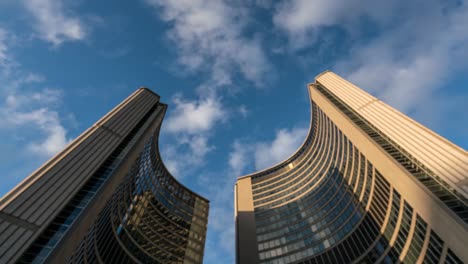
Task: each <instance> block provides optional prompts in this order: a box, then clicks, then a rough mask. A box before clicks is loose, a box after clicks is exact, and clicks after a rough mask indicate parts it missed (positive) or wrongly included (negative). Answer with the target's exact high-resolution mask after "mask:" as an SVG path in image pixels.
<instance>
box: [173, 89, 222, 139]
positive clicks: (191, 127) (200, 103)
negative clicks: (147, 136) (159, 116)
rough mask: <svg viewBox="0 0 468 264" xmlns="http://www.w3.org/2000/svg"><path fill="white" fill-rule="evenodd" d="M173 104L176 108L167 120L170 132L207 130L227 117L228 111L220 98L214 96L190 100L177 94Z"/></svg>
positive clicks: (190, 132)
mask: <svg viewBox="0 0 468 264" xmlns="http://www.w3.org/2000/svg"><path fill="white" fill-rule="evenodd" d="M173 105H174V107H175V109H174V110H173V111H172V112H171V114H170V116H169V117H168V118H167V122H166V124H167V130H168V131H170V132H176V133H179V132H187V133H189V134H195V133H200V132H205V131H209V130H210V129H211V128H212V127H213V126H214V125H215V124H216V123H217V122H220V121H223V120H225V119H226V118H227V112H226V110H225V109H224V108H223V105H222V104H221V102H220V100H219V99H216V98H213V97H205V98H200V99H199V100H192V101H189V100H184V99H183V98H182V97H181V96H180V95H177V96H175V97H174V99H173Z"/></svg>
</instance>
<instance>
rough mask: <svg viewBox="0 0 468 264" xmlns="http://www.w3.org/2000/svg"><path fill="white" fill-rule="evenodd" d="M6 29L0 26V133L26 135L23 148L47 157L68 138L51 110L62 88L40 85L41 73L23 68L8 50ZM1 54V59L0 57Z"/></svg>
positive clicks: (60, 99) (59, 99) (56, 102)
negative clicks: (25, 143)
mask: <svg viewBox="0 0 468 264" xmlns="http://www.w3.org/2000/svg"><path fill="white" fill-rule="evenodd" d="M6 36H7V32H6V31H5V30H4V29H1V28H0V52H2V53H1V54H0V56H2V58H3V63H1V61H0V82H1V83H2V86H1V87H0V95H1V97H0V98H2V99H0V120H2V121H1V122H0V133H1V132H5V131H6V133H7V134H14V135H16V136H17V137H20V138H22V137H25V138H26V139H27V141H29V142H30V143H28V145H27V146H25V150H27V151H29V152H30V153H33V154H36V155H40V156H43V157H50V156H52V155H53V154H55V153H57V152H58V151H59V150H61V149H62V148H63V147H65V145H66V144H67V143H68V142H69V141H70V140H69V139H68V138H67V135H66V134H67V130H66V129H65V127H64V126H63V125H62V124H61V121H60V117H59V115H58V113H57V112H56V111H55V110H53V108H55V107H56V106H57V105H58V104H60V103H61V101H62V92H61V91H60V90H57V89H50V88H42V89H39V86H41V85H43V84H42V83H43V82H44V80H45V79H44V77H42V76H40V75H37V74H33V73H28V72H24V71H23V70H22V69H21V65H19V64H18V63H17V62H15V61H14V58H13V57H12V56H11V55H10V54H9V53H8V45H7V43H6V41H7V38H6ZM2 58H0V59H2Z"/></svg>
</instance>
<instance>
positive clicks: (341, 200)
mask: <svg viewBox="0 0 468 264" xmlns="http://www.w3.org/2000/svg"><path fill="white" fill-rule="evenodd" d="M314 86H316V89H317V91H319V92H320V93H321V94H322V95H323V96H324V97H325V98H327V99H328V100H329V101H330V102H331V103H333V104H334V105H336V106H337V108H338V109H339V110H341V111H342V112H343V113H344V114H345V115H346V116H347V118H349V120H351V121H352V122H353V123H354V124H355V125H356V126H357V127H359V128H360V129H361V130H362V131H363V132H364V133H365V134H367V135H369V136H370V137H371V138H372V139H373V140H374V141H375V142H376V143H377V144H378V145H379V146H381V147H382V148H383V150H384V151H386V152H387V153H388V154H389V155H390V156H391V157H392V158H394V159H395V160H396V161H397V162H398V163H399V164H401V166H403V168H405V169H407V170H408V172H409V173H410V174H411V175H413V176H414V177H415V179H417V180H418V181H420V182H421V183H422V184H423V185H424V186H425V187H427V189H428V190H429V191H430V192H433V194H434V195H435V196H436V197H437V198H439V199H440V201H441V202H442V203H444V204H445V205H446V206H447V207H448V209H449V210H451V211H452V212H453V213H455V215H457V216H458V217H459V219H460V220H461V221H462V222H465V223H466V222H467V219H468V218H467V213H468V210H467V207H466V199H465V198H463V197H461V196H460V195H459V194H457V193H456V192H455V191H454V190H452V189H451V188H449V187H448V185H447V184H445V183H444V182H443V181H442V180H441V179H439V178H437V177H434V175H432V174H431V173H432V172H431V171H430V170H429V169H427V168H426V167H425V166H424V165H422V164H420V163H418V161H417V160H416V159H414V158H412V157H409V156H408V155H409V154H408V153H407V152H405V151H404V150H401V149H398V148H396V147H395V146H394V143H393V142H392V141H391V139H389V138H387V137H386V136H385V135H383V134H382V133H381V132H380V131H378V130H376V129H375V128H374V127H372V125H371V124H368V123H366V122H365V120H364V119H363V118H361V117H360V116H358V114H357V113H355V112H353V111H352V110H351V109H350V108H349V107H348V106H347V105H346V104H344V103H343V102H341V101H340V100H339V99H338V98H336V97H335V96H334V95H333V94H332V93H331V92H329V91H328V90H327V89H326V88H325V87H324V86H322V85H321V84H320V83H318V82H317V83H316V84H314ZM311 102H312V107H311V109H312V110H311V111H312V117H311V126H310V130H309V134H308V136H307V138H306V140H305V142H304V143H303V145H302V146H301V148H300V149H299V150H298V151H297V152H296V153H295V154H294V155H293V156H291V157H290V158H289V159H288V160H286V161H284V162H282V163H280V164H278V165H276V166H274V167H272V168H270V169H267V170H265V171H262V172H259V173H254V174H252V175H249V176H245V177H243V178H241V179H242V180H243V179H244V178H247V177H248V178H250V182H251V189H252V190H251V195H252V200H253V201H252V203H253V208H254V209H253V211H254V212H253V214H254V219H255V220H254V223H255V232H256V242H257V246H258V248H257V252H258V258H257V259H258V261H259V262H260V263H272V264H286V263H304V264H305V263H420V262H423V263H440V262H441V261H442V262H445V263H462V262H461V260H460V258H459V257H458V256H457V255H456V254H455V253H454V252H453V251H452V250H451V249H450V248H447V246H446V245H445V244H444V241H443V240H442V239H441V238H440V236H439V235H438V234H437V233H436V232H435V231H434V230H432V229H431V226H429V225H428V224H427V222H426V221H425V220H424V219H423V218H422V217H421V216H420V215H419V214H418V213H417V211H416V210H415V209H414V208H413V206H412V205H411V204H410V203H409V201H408V200H406V199H405V197H403V196H402V195H401V194H400V192H399V191H398V190H397V189H396V188H395V187H394V186H392V184H391V183H390V182H389V181H388V180H387V178H388V177H392V175H382V173H381V171H380V170H379V168H378V167H376V166H374V164H373V163H372V162H371V161H370V160H369V159H368V158H367V157H366V156H365V155H364V154H363V153H362V152H361V151H360V149H359V148H358V147H357V146H356V144H355V142H352V141H351V140H350V139H349V138H348V137H347V135H346V134H345V133H343V132H342V130H341V129H340V128H339V127H338V126H337V125H336V124H335V123H334V122H333V121H332V120H331V119H330V117H329V116H328V115H327V113H326V112H325V111H324V110H322V109H321V108H320V107H319V106H318V105H317V104H316V103H315V102H314V101H313V100H312V101H311ZM237 195H239V194H237ZM244 195H249V194H244ZM444 247H445V248H446V253H443V251H444V250H443V249H444ZM418 261H419V262H418Z"/></svg>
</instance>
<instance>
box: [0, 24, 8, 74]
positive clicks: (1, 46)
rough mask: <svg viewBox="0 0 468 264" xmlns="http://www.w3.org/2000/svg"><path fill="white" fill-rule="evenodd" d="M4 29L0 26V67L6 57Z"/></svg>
mask: <svg viewBox="0 0 468 264" xmlns="http://www.w3.org/2000/svg"><path fill="white" fill-rule="evenodd" d="M5 41H6V31H5V30H4V29H2V28H0V67H1V66H2V65H3V63H4V62H5V60H6V59H7V57H6V56H7V55H6V52H7V46H6V43H5Z"/></svg>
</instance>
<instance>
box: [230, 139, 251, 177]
mask: <svg viewBox="0 0 468 264" xmlns="http://www.w3.org/2000/svg"><path fill="white" fill-rule="evenodd" d="M232 148H233V151H232V152H230V153H229V167H230V169H231V171H232V174H233V175H235V176H236V177H238V176H241V175H242V174H243V172H244V171H245V168H246V167H247V166H249V164H251V163H252V159H253V155H252V147H251V145H250V144H243V143H241V142H239V141H235V142H234V144H233V145H232Z"/></svg>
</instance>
